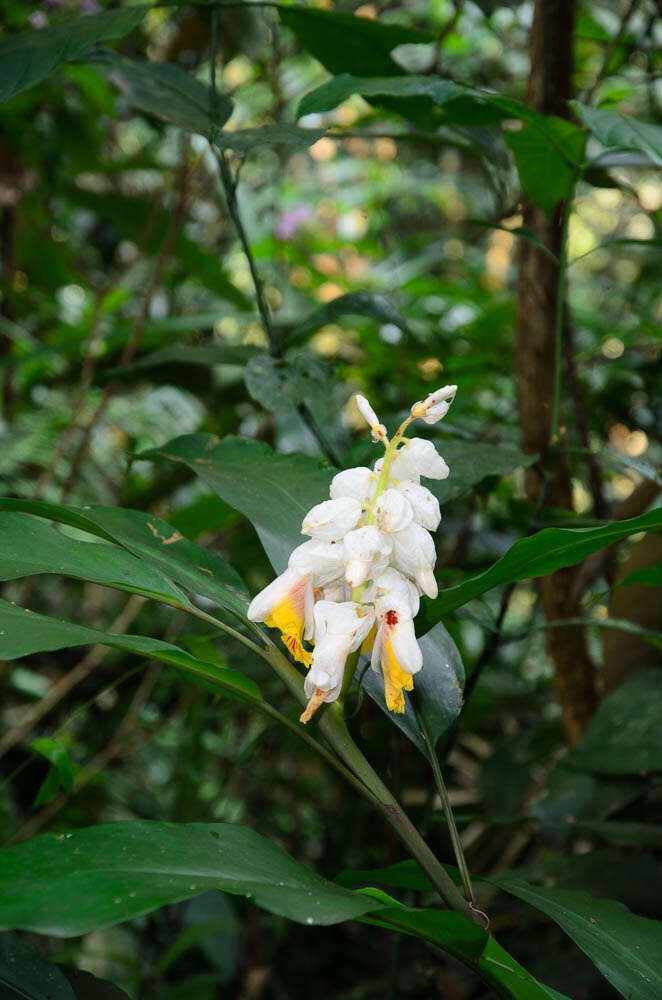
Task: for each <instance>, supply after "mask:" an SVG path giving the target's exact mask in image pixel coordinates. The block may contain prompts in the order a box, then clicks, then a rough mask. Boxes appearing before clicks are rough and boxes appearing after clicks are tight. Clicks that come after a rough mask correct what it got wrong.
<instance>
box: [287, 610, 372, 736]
mask: <svg viewBox="0 0 662 1000" xmlns="http://www.w3.org/2000/svg"><path fill="white" fill-rule="evenodd" d="M314 617H315V648H314V650H313V659H312V664H311V667H310V671H309V673H308V675H307V677H306V680H305V682H304V691H305V693H306V697H307V698H308V704H307V706H306V709H305V711H304V712H303V714H302V715H301V722H308V720H309V719H310V718H311V716H312V715H313V713H314V712H316V711H317V709H318V708H319V706H320V705H321V704H322V703H323V702H325V701H335V700H336V699H337V697H338V695H339V694H340V690H341V688H342V682H343V676H344V672H345V662H346V660H347V657H348V656H349V654H350V653H353V652H354V651H355V650H357V649H358V648H359V646H360V645H361V643H362V642H363V640H364V639H365V637H366V636H367V634H368V632H369V631H370V629H371V628H372V625H373V622H374V620H375V613H374V610H373V609H372V608H371V607H370V606H369V605H365V604H356V603H355V602H354V601H343V602H342V603H340V604H337V603H335V602H334V601H318V602H317V604H316V605H315V611H314Z"/></svg>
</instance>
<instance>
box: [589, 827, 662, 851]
mask: <svg viewBox="0 0 662 1000" xmlns="http://www.w3.org/2000/svg"><path fill="white" fill-rule="evenodd" d="M578 825H579V828H580V829H581V830H586V831H587V833H594V834H595V835H596V836H598V837H601V838H602V839H603V840H606V841H607V842H608V843H610V844H617V845H618V846H619V847H655V848H658V849H659V848H662V826H651V825H649V824H648V823H631V822H628V821H627V820H610V821H608V822H606V823H600V822H594V821H592V820H582V821H581V822H580V823H579V824H578Z"/></svg>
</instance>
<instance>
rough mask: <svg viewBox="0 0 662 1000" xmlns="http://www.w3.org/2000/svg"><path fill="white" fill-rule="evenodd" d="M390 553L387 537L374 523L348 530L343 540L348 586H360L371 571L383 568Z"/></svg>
mask: <svg viewBox="0 0 662 1000" xmlns="http://www.w3.org/2000/svg"><path fill="white" fill-rule="evenodd" d="M390 555H391V543H390V541H389V539H388V538H387V537H386V535H385V534H384V533H383V532H381V531H380V530H379V528H377V527H376V526H375V525H374V524H369V525H364V527H362V528H356V529H355V530H354V531H350V532H349V534H347V535H345V539H344V541H343V556H344V559H345V579H346V580H347V583H348V584H349V586H350V587H360V586H361V584H363V583H365V582H366V580H367V579H368V577H369V576H370V575H371V573H375V572H377V571H378V570H380V569H385V568H386V566H387V565H388V561H389V557H390Z"/></svg>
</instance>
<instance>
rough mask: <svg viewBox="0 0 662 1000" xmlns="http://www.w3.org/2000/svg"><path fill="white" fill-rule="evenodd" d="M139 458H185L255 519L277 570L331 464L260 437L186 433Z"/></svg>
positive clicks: (321, 494) (297, 540)
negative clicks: (281, 449) (283, 451)
mask: <svg viewBox="0 0 662 1000" xmlns="http://www.w3.org/2000/svg"><path fill="white" fill-rule="evenodd" d="M139 457H140V458H165V459H170V460H171V461H173V462H184V463H185V464H186V465H188V466H190V468H191V469H193V471H194V472H195V473H196V475H198V476H200V478H201V479H202V480H204V482H205V483H207V484H208V485H209V486H211V488H212V489H213V490H215V491H216V492H217V493H218V495H219V496H220V497H222V498H223V500H225V501H226V503H229V504H230V505H231V506H232V507H234V508H235V509H236V510H239V511H241V513H242V514H244V515H245V516H246V517H247V518H248V519H249V521H251V523H252V524H253V525H254V527H255V528H256V530H257V533H258V535H259V536H260V541H261V542H262V544H263V545H264V548H265V550H266V553H267V555H268V556H269V558H270V560H271V563H272V565H273V567H274V569H275V570H276V572H277V573H281V572H282V571H283V570H284V569H285V567H286V566H287V560H288V559H289V556H290V553H291V552H292V549H293V548H295V546H297V545H300V544H301V543H302V542H303V541H305V538H304V537H303V536H302V535H301V522H302V521H303V518H304V516H305V515H306V514H307V513H308V511H309V510H310V508H311V507H313V506H314V505H315V504H317V503H320V501H322V500H324V499H325V498H326V497H327V496H328V492H329V483H330V482H331V479H332V478H333V475H334V472H335V471H336V470H335V469H329V468H325V467H324V466H323V465H322V463H321V462H320V461H318V460H317V459H314V458H311V457H310V456H308V455H298V454H291V455H279V454H277V453H276V452H274V451H272V450H271V448H269V446H268V445H266V444H264V443H263V442H261V441H250V440H248V439H246V438H237V437H226V438H224V439H223V440H222V441H219V440H218V438H215V437H212V436H211V435H210V434H187V435H184V436H183V437H178V438H175V439H174V440H172V441H169V442H168V444H165V445H163V446H162V447H161V448H154V449H151V450H150V451H146V452H142V453H141V454H140V456H139Z"/></svg>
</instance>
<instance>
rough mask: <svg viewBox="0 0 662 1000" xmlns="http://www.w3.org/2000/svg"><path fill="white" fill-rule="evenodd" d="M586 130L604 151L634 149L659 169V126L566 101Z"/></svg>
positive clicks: (661, 158) (661, 157)
mask: <svg viewBox="0 0 662 1000" xmlns="http://www.w3.org/2000/svg"><path fill="white" fill-rule="evenodd" d="M570 103H571V104H572V106H573V107H574V109H575V111H576V112H577V114H578V115H579V116H580V117H581V118H582V119H583V121H584V123H585V124H586V126H587V128H588V129H589V131H590V132H591V133H592V134H593V135H594V136H595V138H596V139H597V140H598V142H601V143H602V145H603V146H606V147H607V149H635V150H638V151H639V152H641V153H645V154H646V155H647V156H648V157H649V158H650V159H651V160H652V161H653V162H654V163H656V164H657V165H658V166H662V127H661V126H660V125H651V124H649V123H648V122H641V121H639V120H638V119H636V118H630V117H629V116H627V115H620V114H618V112H616V111H607V110H605V109H604V108H592V107H589V105H588V104H582V103H581V102H580V101H571V102H570Z"/></svg>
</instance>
